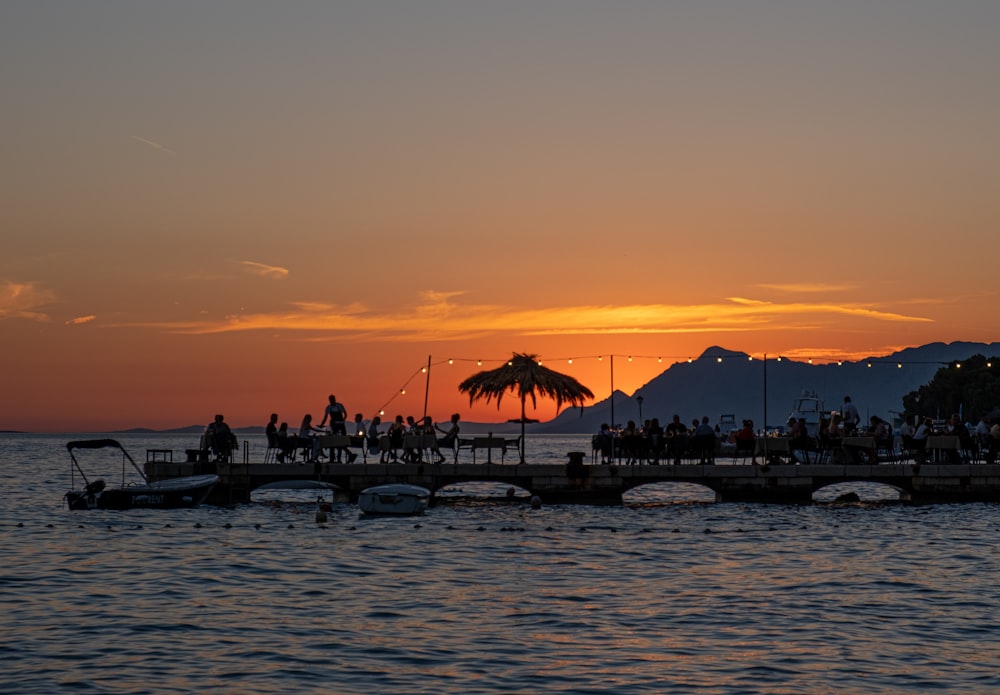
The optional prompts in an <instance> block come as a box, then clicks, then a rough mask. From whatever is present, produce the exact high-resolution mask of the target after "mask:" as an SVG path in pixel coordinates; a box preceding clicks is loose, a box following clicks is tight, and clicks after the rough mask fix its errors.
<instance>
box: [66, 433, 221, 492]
mask: <svg viewBox="0 0 1000 695" xmlns="http://www.w3.org/2000/svg"><path fill="white" fill-rule="evenodd" d="M66 449H67V450H68V451H69V456H70V460H71V461H72V464H71V466H70V487H71V488H74V489H71V490H70V491H69V492H67V493H66V494H65V498H66V503H67V504H68V505H69V508H70V509H71V510H78V509H117V510H123V509H178V508H184V507H197V506H198V505H199V504H201V503H202V502H204V501H205V498H206V497H208V493H209V492H211V491H212V488H213V487H215V486H216V484H218V482H219V476H217V475H209V474H205V475H192V476H187V477H183V478H171V479H169V480H159V481H156V482H152V483H151V482H149V480H148V479H147V478H146V474H145V473H143V471H142V469H141V468H140V467H139V466H138V465H137V464H136V462H135V460H134V459H133V458H132V457H131V456H130V455H129V453H128V452H127V451H126V450H125V448H124V447H122V445H121V444H119V443H118V442H117V441H116V440H114V439H85V440H80V441H74V442H69V443H68V444H67V445H66ZM80 449H114V450H117V451H120V452H121V458H122V461H121V464H122V482H121V485H120V486H119V487H108V485H107V483H106V482H105V481H104V480H103V479H102V478H94V479H93V480H91V479H90V478H88V477H87V475H86V474H85V473H84V471H83V468H82V467H81V466H80V461H79V460H78V459H77V456H76V452H77V450H80ZM128 464H131V466H132V468H133V469H135V471H137V472H138V474H139V477H138V478H135V477H134V476H133V480H132V481H131V482H128V481H127V480H126V478H127V473H128ZM77 474H79V476H80V477H81V478H82V479H83V488H82V489H75V486H76V476H77Z"/></svg>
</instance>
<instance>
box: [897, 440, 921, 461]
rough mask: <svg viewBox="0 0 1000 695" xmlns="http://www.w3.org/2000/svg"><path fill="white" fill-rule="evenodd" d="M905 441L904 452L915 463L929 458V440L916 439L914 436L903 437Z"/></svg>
mask: <svg viewBox="0 0 1000 695" xmlns="http://www.w3.org/2000/svg"><path fill="white" fill-rule="evenodd" d="M900 439H901V440H902V442H903V452H904V454H905V456H906V458H908V459H912V460H913V462H914V463H923V462H924V460H925V459H926V458H927V440H926V439H914V438H913V437H909V436H906V437H901V438H900Z"/></svg>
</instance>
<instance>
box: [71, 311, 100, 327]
mask: <svg viewBox="0 0 1000 695" xmlns="http://www.w3.org/2000/svg"><path fill="white" fill-rule="evenodd" d="M96 318H97V317H96V316H94V315H93V314H90V315H89V316H77V317H76V318H75V319H70V320H69V321H67V322H66V325H67V326H79V325H80V324H82V323H90V322H91V321H93V320H94V319H96Z"/></svg>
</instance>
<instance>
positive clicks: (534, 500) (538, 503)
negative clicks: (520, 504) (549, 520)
mask: <svg viewBox="0 0 1000 695" xmlns="http://www.w3.org/2000/svg"><path fill="white" fill-rule="evenodd" d="M531 508H532V509H541V508H542V498H541V497H539V496H538V495H532V496H531Z"/></svg>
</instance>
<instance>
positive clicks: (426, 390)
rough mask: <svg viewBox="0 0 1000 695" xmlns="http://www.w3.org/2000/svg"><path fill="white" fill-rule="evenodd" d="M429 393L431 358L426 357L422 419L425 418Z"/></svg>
mask: <svg viewBox="0 0 1000 695" xmlns="http://www.w3.org/2000/svg"><path fill="white" fill-rule="evenodd" d="M430 392H431V356H430V355H427V379H426V380H425V381H424V417H427V396H428V394H430Z"/></svg>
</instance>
